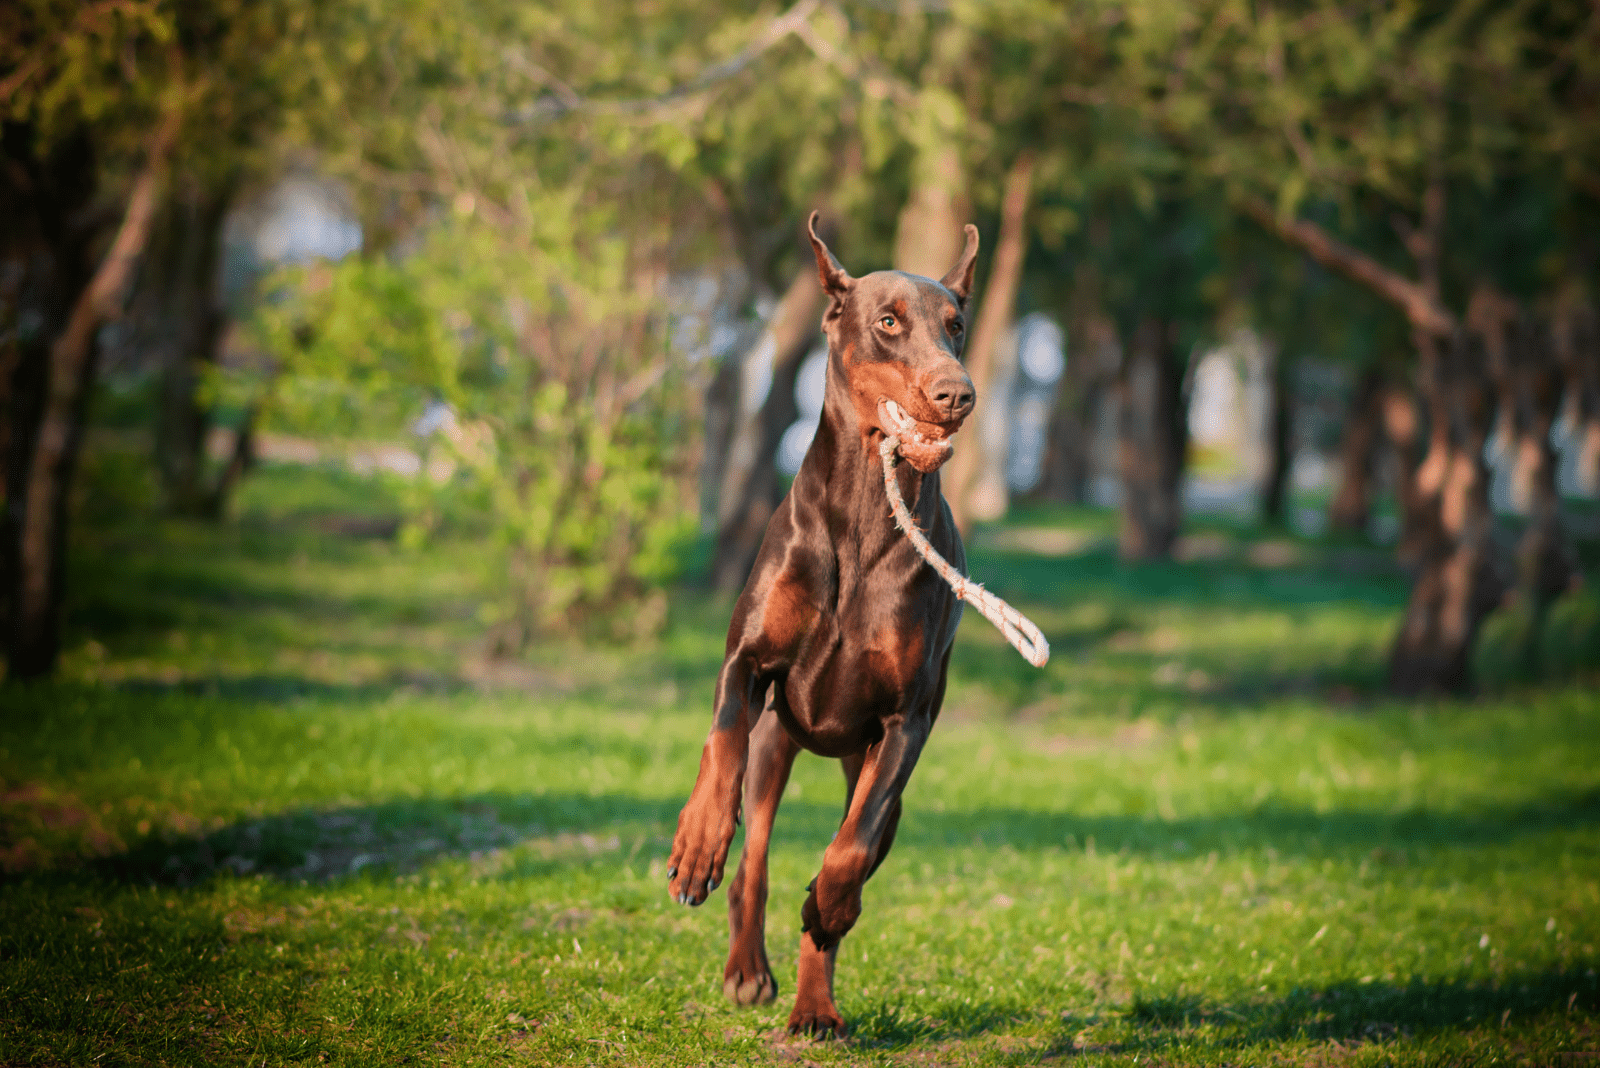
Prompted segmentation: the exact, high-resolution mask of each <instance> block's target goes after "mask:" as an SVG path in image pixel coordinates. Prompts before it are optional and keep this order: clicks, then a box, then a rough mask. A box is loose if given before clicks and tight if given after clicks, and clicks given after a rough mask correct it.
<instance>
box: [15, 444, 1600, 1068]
mask: <svg viewBox="0 0 1600 1068" xmlns="http://www.w3.org/2000/svg"><path fill="white" fill-rule="evenodd" d="M347 491H348V492H347ZM350 500H354V501H355V502H356V503H354V504H351V505H350V506H349V508H348V515H353V516H356V517H362V518H363V519H364V520H372V519H374V518H377V519H382V518H383V517H385V516H386V515H388V514H390V512H392V502H386V499H385V498H384V496H383V494H382V492H381V487H379V488H374V487H373V486H371V485H370V484H368V485H361V486H342V485H340V484H339V482H338V480H336V479H333V478H332V477H331V476H327V475H318V474H315V473H309V472H294V471H287V470H270V469H269V470H267V471H264V472H261V473H260V474H259V475H258V476H257V477H255V478H254V480H253V481H252V482H249V483H247V484H246V487H245V493H244V496H243V498H242V499H241V501H240V509H239V512H240V515H239V518H238V519H237V520H236V521H234V522H231V523H229V524H226V525H223V526H221V527H218V528H215V529H208V528H205V527H197V526H191V525H182V524H168V523H160V522H156V521H154V520H150V519H146V518H140V516H141V515H142V514H143V513H141V512H140V511H139V510H138V509H137V508H130V509H125V510H122V513H121V517H120V518H117V519H115V520H114V521H113V519H112V518H111V515H110V513H111V512H113V511H115V510H110V509H108V510H107V514H105V515H103V516H101V518H99V519H98V520H96V521H94V522H90V523H87V524H86V525H85V528H84V530H83V532H82V536H81V538H80V543H79V545H78V547H77V551H76V555H75V558H74V580H75V585H74V590H75V594H74V597H75V600H74V605H73V611H72V618H71V624H70V628H69V633H70V637H69V647H70V651H69V655H68V656H67V658H66V670H65V673H64V675H65V677H64V678H63V680H62V681H60V682H57V683H54V684H51V685H48V686H41V687H35V688H16V687H13V688H10V689H7V690H4V691H0V701H4V703H5V706H6V708H5V715H4V717H3V725H0V780H3V782H0V851H3V852H0V863H3V866H4V870H5V872H6V874H5V879H4V882H3V883H0V1063H3V1064H30V1063H41V1064H55V1063H73V1064H91V1063H93V1064H115V1063H126V1064H139V1063H161V1064H196V1065H209V1064H217V1063H250V1064H262V1063H267V1064H278V1063H301V1064H318V1063H323V1062H332V1063H341V1064H384V1065H389V1064H399V1063H413V1064H420V1063H445V1064H467V1063H537V1064H542V1063H553V1064H561V1063H574V1064H627V1065H633V1064H646V1065H653V1064H686V1065H699V1064H751V1063H786V1064H794V1063H817V1064H830V1063H850V1064H856V1063H863V1064H900V1063H904V1064H945V1063H972V1064H1031V1063H1040V1062H1046V1063H1055V1062H1062V1063H1084V1064H1100V1063H1110V1064H1121V1063H1135V1062H1137V1063H1141V1064H1143V1063H1149V1062H1156V1063H1169V1064H1220V1063H1227V1064H1262V1063H1268V1064H1270V1063H1283V1064H1308V1063H1309V1064H1325V1063H1326V1064H1333V1063H1337V1064H1346V1063H1349V1064H1391V1063H1396V1064H1466V1063H1530V1064H1549V1063H1562V1061H1561V1059H1560V1057H1561V1055H1562V1054H1564V1053H1567V1052H1581V1051H1594V1050H1600V1028H1597V1024H1600V979H1597V978H1596V969H1597V968H1600V952H1597V949H1596V946H1597V943H1600V701H1597V700H1596V697H1595V692H1596V686H1597V683H1600V676H1597V674H1596V670H1595V664H1596V658H1595V656H1594V642H1595V631H1596V626H1597V625H1596V622H1595V617H1596V615H1597V613H1596V607H1595V605H1596V602H1595V600H1594V598H1593V595H1592V594H1579V595H1576V596H1574V597H1573V598H1571V599H1570V600H1569V602H1568V603H1566V604H1564V605H1563V606H1561V607H1559V608H1558V610H1557V617H1556V621H1557V622H1556V625H1553V626H1552V628H1551V630H1552V633H1551V634H1550V635H1548V636H1547V638H1548V641H1547V645H1548V646H1549V652H1548V655H1547V656H1546V657H1545V659H1544V666H1545V670H1546V672H1547V674H1546V677H1545V679H1544V681H1543V682H1542V683H1540V684H1539V685H1531V684H1529V683H1527V682H1525V681H1519V677H1518V676H1517V675H1516V673H1515V671H1514V670H1512V669H1510V668H1504V667H1503V666H1497V665H1498V664H1499V662H1498V661H1496V660H1495V657H1496V656H1497V655H1499V654H1498V653H1496V651H1495V650H1496V649H1498V648H1500V646H1497V645H1496V644H1495V642H1496V641H1501V642H1502V644H1506V643H1510V645H1514V644H1515V636H1505V635H1502V636H1501V637H1500V638H1496V637H1495V635H1494V634H1491V635H1488V636H1486V650H1485V654H1484V657H1483V658H1481V661H1482V663H1481V665H1480V666H1481V668H1482V672H1481V673H1482V675H1483V677H1484V691H1483V693H1482V694H1481V695H1480V696H1479V697H1476V698H1474V699H1471V700H1465V701H1438V702H1425V703H1399V702H1394V701H1391V700H1389V699H1387V698H1385V697H1384V696H1383V695H1382V691H1381V687H1380V681H1381V676H1382V660H1383V652H1384V648H1385V645H1386V643H1387V638H1388V635H1389V632H1390V629H1391V628H1392V626H1393V624H1394V619H1395V617H1396V614H1397V611H1398V608H1399V606H1400V604H1401V603H1402V602H1403V598H1404V593H1405V581H1404V577H1403V576H1401V575H1399V574H1398V573H1397V572H1395V571H1394V570H1393V569H1392V568H1391V567H1390V566H1389V565H1388V564H1387V563H1386V561H1385V559H1384V557H1383V554H1382V553H1373V552H1363V551H1360V550H1359V549H1352V548H1350V547H1347V546H1346V547H1341V546H1337V545H1326V544H1321V543H1312V542H1303V541H1294V542H1282V541H1274V540H1271V539H1267V540H1263V539H1262V538H1260V537H1258V536H1257V535H1256V534H1255V533H1253V532H1251V531H1249V530H1247V529H1242V528H1237V527H1230V526H1228V525H1226V524H1215V525H1211V526H1202V527H1200V528H1199V529H1200V531H1201V533H1202V534H1204V535H1205V536H1206V538H1209V539H1210V540H1209V541H1206V540H1204V539H1201V540H1199V541H1197V542H1195V543H1194V544H1192V545H1191V546H1190V549H1189V552H1190V555H1191V556H1192V557H1193V558H1192V559H1190V561H1189V562H1187V563H1173V564H1163V565H1150V566H1141V567H1127V566H1124V565H1121V564H1119V563H1118V562H1117V561H1116V560H1115V559H1114V556H1113V555H1112V554H1111V551H1110V549H1109V548H1108V547H1106V546H1105V544H1104V543H1103V541H1100V540H1096V539H1103V537H1104V536H1105V535H1106V534H1107V533H1108V532H1109V531H1110V530H1111V529H1112V527H1111V526H1110V524H1108V522H1107V519H1106V517H1105V516H1104V515H1103V514H1098V513H1082V512H1075V511H1064V510H1059V509H1029V510H1026V511H1024V512H1023V513H1022V514H1021V515H1020V516H1019V517H1018V518H1017V519H1016V520H1015V521H1014V523H1013V524H1012V525H1011V526H1010V527H1009V528H1006V530H1009V531H1011V533H1010V534H1008V533H1006V531H1005V530H1002V531H989V532H983V533H982V534H981V536H980V537H979V538H977V539H975V544H974V547H973V551H972V553H971V563H972V567H973V570H974V572H975V573H976V574H977V576H978V577H979V578H980V579H983V580H985V581H986V582H987V583H988V584H989V585H990V586H991V587H993V588H996V589H998V590H999V591H1000V592H1001V593H1002V594H1004V595H1006V596H1008V597H1014V598H1015V599H1016V600H1017V601H1018V603H1019V604H1020V605H1021V606H1022V607H1023V608H1024V609H1025V610H1026V611H1028V612H1029V613H1030V614H1032V615H1033V616H1034V617H1035V618H1036V619H1037V620H1038V621H1039V622H1040V623H1041V625H1042V626H1043V627H1044V629H1045V631H1046V633H1047V634H1048V635H1049V636H1050V638H1051V640H1052V644H1053V647H1054V649H1055V656H1054V659H1053V660H1052V662H1051V664H1050V665H1049V667H1048V668H1047V669H1046V670H1044V671H1042V672H1036V671H1034V670H1033V669H1031V668H1028V667H1027V666H1026V665H1025V664H1023V663H1022V661H1021V660H1020V659H1019V658H1018V657H1016V655H1015V654H1014V653H1013V652H1011V650H1010V649H1009V648H1007V647H1006V646H1004V645H1003V644H1002V643H1001V642H1000V640H999V639H998V637H997V636H996V635H995V634H994V633H993V631H992V630H991V629H990V628H988V627H987V626H986V625H985V624H984V623H983V621H982V620H981V619H980V618H978V617H977V616H976V615H975V614H972V615H970V616H969V619H968V621H967V622H966V624H965V625H964V627H963V632H962V636H961V639H960V643H959V645H958V649H957V654H956V657H955V661H954V665H953V670H952V685H951V692H950V697H949V700H948V701H947V704H946V713H945V716H944V719H943V721H942V722H941V724H940V726H939V729H938V730H937V731H936V732H935V733H934V736H933V739H932V741H931V742H930V744H929V746H928V749H927V750H926V752H925V754H924V756H923V759H922V762H921V765H920V766H919V768H918V770H917V773H916V776H915V777H914V778H913V780H912V783H911V786H910V789H909V791H908V794H907V799H906V805H907V814H906V818H905V820H904V822H903V823H902V825H901V830H900V834H899V838H898V840H897V843H896V845H895V849H894V852H893V855H892V856H891V857H890V858H889V860H888V861H887V863H886V864H885V865H884V867H883V869H882V870H881V871H880V872H879V873H878V875H877V876H876V878H875V879H874V880H873V881H872V882H871V883H870V884H869V886H868V888H867V891H866V895H865V912H864V914H863V918H862V921H861V924H860V925H859V926H858V928H857V929H856V931H855V932H854V933H852V934H851V936H850V937H849V938H848V939H846V941H845V943H844V945H843V948H842V950H841V952H840V958H839V970H838V989H839V999H840V1006H841V1009H842V1010H843V1012H844V1014H845V1016H846V1018H847V1020H848V1021H849V1022H850V1024H851V1027H852V1035H851V1037H850V1038H849V1039H848V1040H847V1041H845V1042H842V1043H827V1044H823V1043H816V1044H814V1043H810V1042H805V1041H799V1040H793V1039H789V1038H787V1037H785V1036H783V1035H782V1034H781V1028H782V1024H783V1023H784V1021H785V1020H786V1018H787V1014H788V1009H789V998H790V996H791V995H792V993H793V972H794V963H795V948H796V942H797V939H798V937H799V917H798V913H799V905H800V902H801V899H802V897H803V895H804V887H805V885H806V883H807V882H808V881H809V879H810V878H811V876H812V874H814V872H815V870H816V867H817V864H818V861H819V858H820V855H821V851H822V849H823V848H824V846H825V845H826V844H827V841H828V839H829V837H830V835H831V833H832V831H833V829H834V827H835V826H836V825H837V822H838V818H839V816H840V814H841V805H842V799H843V783H842V777H841V776H840V774H839V772H838V771H837V769H836V768H835V767H831V766H829V763H830V762H827V761H823V760H820V759H817V758H813V757H802V759H801V761H800V762H799V764H798V765H797V769H796V774H795V778H794V782H793V784H792V785H791V787H790V789H789V792H788V795H787V797H786V799H785V802H784V806H783V809H782V811H781V813H780V815H779V820H778V827H777V832H776V835H775V841H774V848H773V857H772V873H773V879H772V884H773V892H772V900H771V905H770V913H769V923H768V941H769V951H770V952H771V954H772V956H773V963H774V967H775V970H776V972H777V975H778V981H779V984H780V994H779V1000H778V1002H777V1003H776V1004H775V1005H772V1006H768V1007H763V1008H757V1009H746V1010H740V1009H735V1008H733V1007H731V1006H729V1005H727V1004H726V1003H725V1002H724V1001H723V999H722V996H721V969H722V964H723V960H724V955H725V953H726V939H727V928H726V920H725V914H724V909H725V901H726V898H725V897H724V895H723V894H721V893H718V894H715V895H713V898H712V901H711V903H710V904H709V905H708V906H706V907H703V908H701V909H698V910H685V909H682V908H680V907H678V906H675V905H671V904H669V903H668V901H667V898H666V892H665V886H666V880H665V875H664V870H663V869H664V863H665V857H666V854H667V851H668V848H669V845H670V835H671V830H672V827H673V825H674V821H675V819H676V814H677V810H678V807H679V805H681V803H682V801H683V799H684V798H685V797H686V796H687V793H688V789H689V787H690V785H691V783H692V779H693V775H694V771H695V767H696V763H697V759H698V750H699V744H700V742H701V740H702V739H703V737H704V732H705V729H706V726H707V722H708V718H709V706H708V702H709V695H710V688H711V683H712V680H713V678H714V675H715V672H716V669H717V666H718V660H719V656H720V650H721V644H722V633H721V629H722V627H723V626H724V625H725V622H726V614H727V606H726V605H725V604H718V603H715V602H713V601H710V600H708V599H706V598H704V597H701V596H697V595H692V594H687V593H686V594H683V595H681V596H679V597H678V598H677V600H676V601H675V603H674V608H673V618H672V624H671V627H670V629H669V631H668V633H667V634H666V635H665V636H664V637H663V638H662V639H661V640H660V641H659V642H657V643H655V644H652V645H649V646H646V647H634V648H628V649H618V648H606V647H578V646H574V645H570V644H560V643H552V644H550V645H548V646H545V647H541V648H539V649H536V650H534V651H533V652H532V653H531V654H530V655H529V657H528V658H527V659H526V661H523V662H519V663H516V664H504V663H495V662H491V661H487V660H485V658H484V657H483V655H482V634H481V632H482V628H481V626H480V625H479V624H478V622H477V618H478V617H477V599H476V593H475V591H477V590H478V589H480V588H481V585H480V583H481V582H482V581H483V580H484V575H483V573H482V572H483V568H484V563H483V560H482V554H480V553H477V552H475V551H474V550H473V548H472V546H470V545H467V544H452V543H445V544H444V545H442V546H436V547H434V548H430V549H428V550H425V551H422V552H406V551H402V550H401V549H399V548H397V547H396V546H395V545H394V544H393V541H392V539H389V538H380V537H370V536H364V535H365V534H369V533H371V532H372V531H375V530H380V529H381V524H377V523H367V522H362V523H357V522H351V521H347V520H346V519H339V518H337V516H338V514H343V513H340V512H339V509H340V507H341V502H345V501H350ZM87 507H90V506H89V505H88V504H86V508H87ZM91 511H92V509H91ZM1040 529H1043V530H1056V531H1060V530H1077V531H1080V532H1081V533H1082V534H1083V538H1082V539H1081V540H1082V541H1083V542H1084V544H1085V547H1084V548H1083V549H1082V551H1079V552H1076V553H1075V554H1073V555H1069V556H1058V557H1049V556H1040V555H1037V554H1033V553H1030V552H1028V551H1027V550H1026V548H1025V546H1024V547H1019V545H1020V544H1021V543H1026V542H1027V541H1028V540H1029V537H1030V536H1032V535H1029V534H1028V533H1027V532H1028V531H1030V530H1031V531H1034V532H1035V533H1036V532H1037V530H1040ZM1018 530H1021V531H1023V532H1024V534H1023V535H1017V534H1016V533H1015V532H1016V531H1018ZM1019 538H1020V542H1019ZM1263 545H1265V546H1268V547H1269V548H1267V549H1263V548H1262V546H1263ZM1497 626H1503V625H1500V624H1497ZM1487 639H1493V640H1487ZM1507 647H1510V646H1509V645H1508V646H1507Z"/></svg>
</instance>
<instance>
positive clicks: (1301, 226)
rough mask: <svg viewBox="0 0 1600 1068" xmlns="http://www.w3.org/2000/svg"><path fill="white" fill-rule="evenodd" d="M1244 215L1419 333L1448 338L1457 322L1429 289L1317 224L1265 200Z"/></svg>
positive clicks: (1249, 204) (1248, 206)
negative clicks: (1282, 212)
mask: <svg viewBox="0 0 1600 1068" xmlns="http://www.w3.org/2000/svg"><path fill="white" fill-rule="evenodd" d="M1241 206H1242V208H1243V210H1244V213H1245V214H1246V215H1248V216H1250V218H1252V219H1254V220H1255V221H1256V222H1257V223H1259V224H1260V225H1261V227H1262V228H1263V229H1265V230H1267V231H1268V232H1269V233H1272V234H1276V235H1277V236H1278V237H1279V238H1281V239H1282V240H1283V241H1284V242H1286V243H1287V244H1290V245H1293V246H1294V247H1296V248H1298V249H1300V250H1301V251H1302V252H1304V253H1305V254H1306V255H1308V256H1310V257H1311V258H1312V259H1313V260H1316V261H1317V263H1319V264H1321V265H1322V266H1323V267H1326V268H1327V269H1328V270H1330V271H1333V272H1335V273H1336V274H1341V275H1343V276H1344V277H1346V278H1348V279H1350V280H1351V281H1353V282H1355V283H1356V284H1357V285H1359V286H1362V287H1364V288H1366V289H1369V290H1371V291H1372V292H1374V293H1376V294H1378V296H1380V297H1383V298H1384V299H1385V300H1387V301H1389V303H1391V304H1393V305H1394V306H1395V307H1397V308H1399V309H1400V310H1401V311H1402V312H1403V313H1404V314H1405V316H1406V318H1407V319H1408V320H1409V321H1410V322H1411V324H1412V325H1413V326H1414V327H1416V328H1418V329H1420V330H1426V331H1428V332H1429V333H1433V334H1443V335H1448V334H1449V333H1450V332H1451V331H1452V330H1453V329H1455V325H1456V318H1455V316H1454V315H1452V314H1450V310H1449V309H1448V308H1446V307H1445V306H1444V305H1443V304H1441V303H1440V302H1439V298H1438V294H1437V293H1430V292H1429V290H1428V287H1427V286H1426V285H1425V284H1423V283H1421V282H1417V281H1413V280H1412V279H1410V278H1407V277H1405V276H1404V275H1402V274H1400V273H1399V272H1398V271H1393V270H1390V269H1389V268H1388V267H1385V266H1384V265H1383V264H1381V263H1379V262H1378V261H1377V260H1375V259H1373V258H1372V257H1371V256H1368V255H1367V254H1366V253H1364V252H1361V251H1360V250H1358V249H1354V248H1351V247H1350V246H1349V245H1346V244H1345V243H1344V242H1342V241H1340V240H1339V239H1338V238H1336V237H1334V236H1333V235H1332V234H1330V233H1328V232H1327V231H1326V230H1324V229H1323V228H1322V227H1320V226H1318V225H1317V224H1316V223H1314V222H1309V221H1307V220H1305V219H1283V218H1280V217H1279V215H1278V213H1277V212H1275V211H1273V210H1272V208H1271V207H1269V206H1268V205H1267V203H1266V202H1265V201H1262V200H1247V201H1245V202H1244V203H1243V204H1242V205H1241Z"/></svg>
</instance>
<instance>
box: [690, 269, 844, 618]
mask: <svg viewBox="0 0 1600 1068" xmlns="http://www.w3.org/2000/svg"><path fill="white" fill-rule="evenodd" d="M824 303H825V294H824V293H823V291H822V285H821V283H820V282H819V281H818V280H817V272H816V268H815V267H814V266H812V264H811V263H810V261H809V260H807V261H806V264H805V266H803V267H802V268H801V269H800V272H799V274H797V275H796V276H795V279H794V281H793V282H791V283H790V285H789V289H788V291H787V292H785V293H784V295H783V299H782V300H780V301H779V302H778V306H777V308H776V309H774V310H773V313H772V321H771V322H770V323H768V324H767V328H766V330H764V331H763V332H762V334H761V337H760V339H759V340H758V341H757V342H756V344H755V347H754V348H753V349H752V350H751V351H750V352H749V353H748V354H747V355H746V356H745V357H744V359H743V360H741V361H740V364H739V387H738V394H739V398H740V400H739V406H738V408H737V413H738V414H737V419H736V427H735V430H734V432H733V434H732V438H731V443H730V445H729V448H728V451H727V453H726V456H727V463H726V467H725V469H724V471H723V473H722V480H721V481H722V490H721V493H720V494H719V502H718V509H717V547H716V555H715V557H714V558H713V561H712V569H711V581H712V585H713V586H714V587H715V588H716V589H718V590H720V591H723V592H725V593H735V592H737V591H738V590H740V589H742V588H743V587H744V583H745V580H746V579H747V578H749V577H750V569H751V568H752V567H753V566H755V562H756V553H757V552H759V551H760V549H761V539H762V538H763V537H765V536H766V532H767V521H768V520H770V519H771V518H772V513H773V510H774V509H776V508H777V506H778V502H779V501H780V500H782V497H783V494H782V487H781V485H780V484H779V482H778V468H777V456H778V446H779V444H780V443H781V442H782V440H783V433H784V431H785V430H788V429H789V426H790V425H791V424H792V423H793V422H794V421H795V419H796V418H798V416H799V409H798V407H797V406H796V404H795V399H794V385H795V377H796V376H797V375H798V374H799V371H800V364H801V361H802V360H804V358H805V355H806V353H807V352H809V351H810V350H811V347H812V345H813V343H814V342H815V341H816V338H817V332H818V329H819V324H820V323H821V320H822V311H823V305H824ZM763 384H764V385H765V388H764V389H763V388H762V387H763Z"/></svg>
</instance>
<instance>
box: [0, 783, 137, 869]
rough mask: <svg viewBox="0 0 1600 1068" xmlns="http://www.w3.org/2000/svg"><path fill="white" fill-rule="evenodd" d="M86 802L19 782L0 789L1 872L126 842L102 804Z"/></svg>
mask: <svg viewBox="0 0 1600 1068" xmlns="http://www.w3.org/2000/svg"><path fill="white" fill-rule="evenodd" d="M108 807H109V806H102V808H101V809H95V808H91V807H90V806H89V805H87V804H85V803H84V802H83V800H82V799H81V798H79V797H78V796H77V795H75V794H72V793H67V792H64V791H58V790H54V789H52V788H50V787H49V786H46V785H45V784H43V783H23V784H21V785H17V786H12V787H10V788H8V789H5V790H4V792H3V793H0V872H4V873H6V874H8V875H20V874H22V873H24V872H34V871H45V870H48V869H52V868H55V867H58V866H60V865H62V864H63V863H69V864H70V863H73V862H77V861H81V860H86V859H91V858H98V857H109V856H112V855H114V854H116V853H119V852H121V851H123V850H124V849H126V848H127V846H126V844H125V843H124V842H123V840H122V838H121V836H119V835H118V834H117V832H116V831H114V830H112V829H111V828H110V827H108V826H107V825H106V822H105V816H106V815H108V814H109V813H108V812H107V811H106V808H108Z"/></svg>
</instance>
